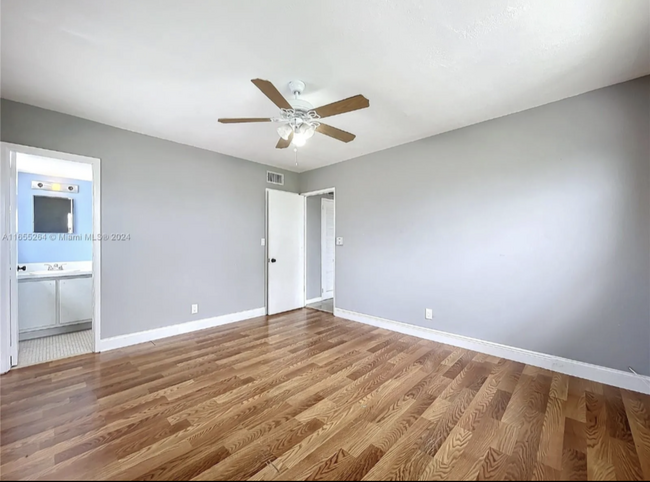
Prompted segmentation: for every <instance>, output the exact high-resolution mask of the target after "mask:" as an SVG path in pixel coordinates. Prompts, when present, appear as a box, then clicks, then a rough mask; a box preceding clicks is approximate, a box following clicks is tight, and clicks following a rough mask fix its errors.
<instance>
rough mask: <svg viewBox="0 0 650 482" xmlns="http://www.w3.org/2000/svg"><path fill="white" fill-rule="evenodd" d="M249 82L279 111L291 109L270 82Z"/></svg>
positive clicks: (257, 80)
mask: <svg viewBox="0 0 650 482" xmlns="http://www.w3.org/2000/svg"><path fill="white" fill-rule="evenodd" d="M251 82H252V83H254V84H255V86H256V87H257V88H258V89H260V90H261V91H262V93H263V94H264V95H265V96H267V97H268V98H269V99H271V102H273V103H274V104H275V105H277V106H278V107H279V108H280V109H291V104H289V102H288V101H287V99H285V98H284V97H283V96H282V94H281V93H280V91H279V90H278V89H276V88H275V86H274V85H273V84H272V83H271V82H269V81H268V80H262V79H253V80H251Z"/></svg>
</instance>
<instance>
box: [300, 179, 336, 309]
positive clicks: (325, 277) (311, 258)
mask: <svg viewBox="0 0 650 482" xmlns="http://www.w3.org/2000/svg"><path fill="white" fill-rule="evenodd" d="M304 196H305V218H306V222H305V246H306V250H305V251H306V253H305V254H306V256H305V306H306V307H307V308H313V309H316V310H320V311H326V312H328V313H334V275H335V269H336V268H335V247H336V238H335V202H336V201H335V198H334V196H335V194H334V190H333V189H331V190H329V189H328V190H324V191H318V192H314V193H306V194H304Z"/></svg>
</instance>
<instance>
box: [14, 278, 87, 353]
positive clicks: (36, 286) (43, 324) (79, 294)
mask: <svg viewBox="0 0 650 482" xmlns="http://www.w3.org/2000/svg"><path fill="white" fill-rule="evenodd" d="M92 318H93V279H92V275H91V274H85V275H77V276H66V275H62V276H61V277H57V276H56V275H54V276H48V277H47V278H45V279H38V278H31V279H30V278H23V279H21V278H19V279H18V331H19V339H20V340H29V339H32V338H40V337H43V336H50V335H58V334H62V333H68V332H72V331H78V330H86V329H90V328H91V327H92Z"/></svg>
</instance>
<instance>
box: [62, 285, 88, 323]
mask: <svg viewBox="0 0 650 482" xmlns="http://www.w3.org/2000/svg"><path fill="white" fill-rule="evenodd" d="M92 317H93V279H92V278H91V277H90V276H88V277H85V278H69V279H62V280H60V281H59V323H60V324H62V325H65V324H68V323H79V322H81V321H88V320H91V319H92Z"/></svg>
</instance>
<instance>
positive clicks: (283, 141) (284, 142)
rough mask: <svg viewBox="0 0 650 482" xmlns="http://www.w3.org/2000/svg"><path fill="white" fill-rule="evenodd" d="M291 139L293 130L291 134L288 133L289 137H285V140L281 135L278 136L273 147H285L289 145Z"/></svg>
mask: <svg viewBox="0 0 650 482" xmlns="http://www.w3.org/2000/svg"><path fill="white" fill-rule="evenodd" d="M292 140H293V132H292V133H291V134H289V139H287V140H286V141H285V140H284V139H283V138H282V137H280V140H279V141H278V143H277V144H276V145H275V148H276V149H286V148H287V147H289V145H290V144H291V141H292Z"/></svg>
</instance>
